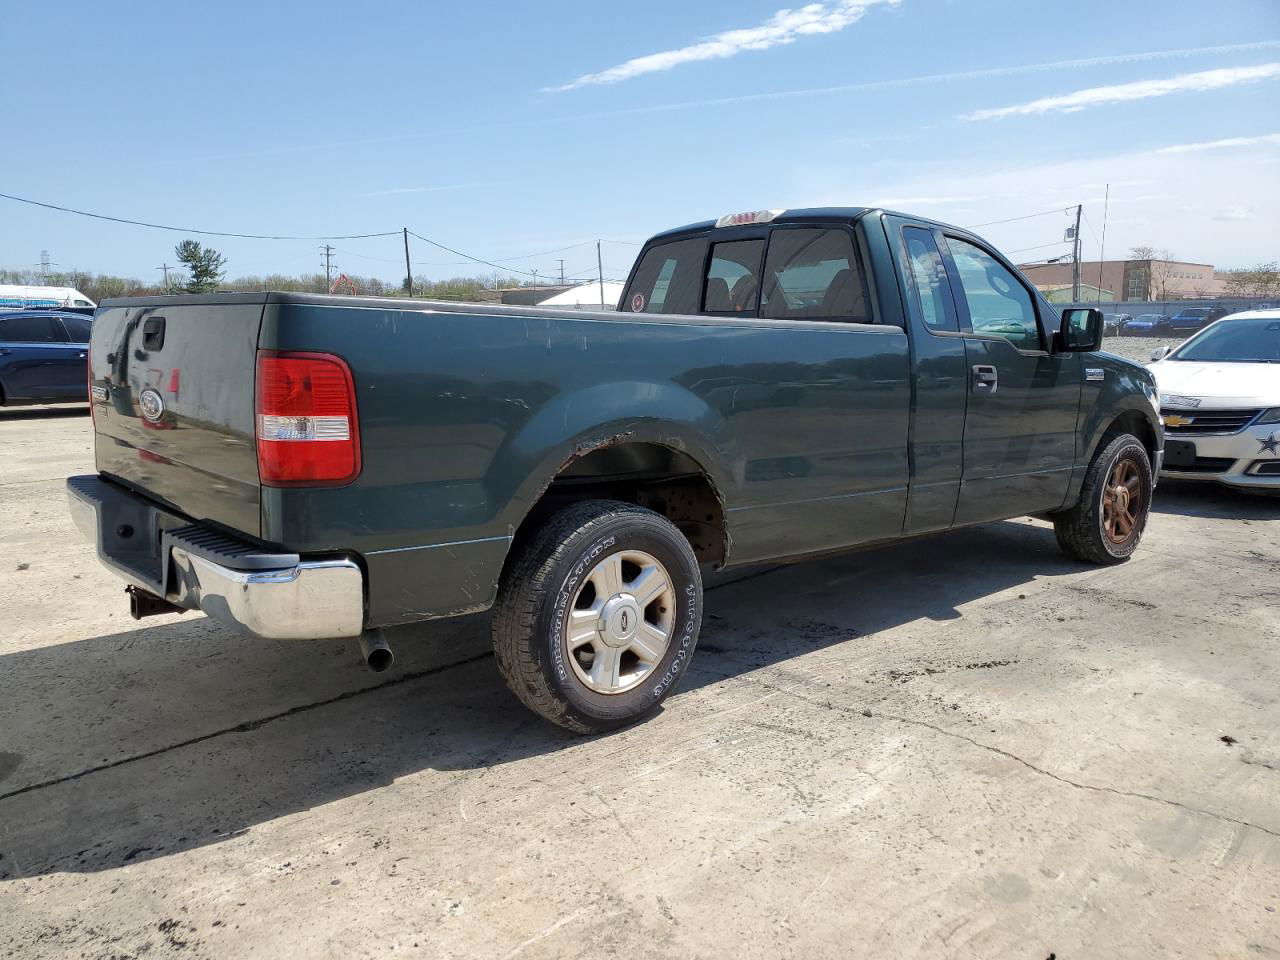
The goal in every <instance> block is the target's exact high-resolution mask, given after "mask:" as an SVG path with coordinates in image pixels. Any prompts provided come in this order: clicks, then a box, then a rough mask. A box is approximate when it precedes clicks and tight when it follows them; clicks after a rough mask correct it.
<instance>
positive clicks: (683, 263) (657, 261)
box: [618, 240, 707, 313]
mask: <svg viewBox="0 0 1280 960" xmlns="http://www.w3.org/2000/svg"><path fill="white" fill-rule="evenodd" d="M706 250H707V242H706V241H705V240H676V241H674V242H672V243H660V244H658V245H657V246H654V247H650V248H649V249H648V250H647V251H646V252H645V255H644V259H643V260H641V261H640V266H639V267H638V268H637V269H636V274H635V279H634V280H632V281H631V286H630V287H629V288H628V290H627V297H626V300H625V301H624V302H623V303H620V304H619V305H618V309H619V310H621V311H622V312H624V313H697V312H698V298H699V296H700V294H701V292H702V261H703V257H704V256H705V254H706Z"/></svg>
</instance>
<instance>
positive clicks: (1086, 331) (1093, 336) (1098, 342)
mask: <svg viewBox="0 0 1280 960" xmlns="http://www.w3.org/2000/svg"><path fill="white" fill-rule="evenodd" d="M1055 339H1056V340H1057V344H1056V346H1057V350H1056V351H1055V352H1057V353H1087V352H1089V351H1090V350H1097V349H1098V347H1100V346H1102V311H1101V310H1097V309H1094V308H1093V307H1068V308H1067V309H1065V310H1063V311H1062V326H1061V327H1060V328H1059V329H1058V336H1057V337H1056V338H1055Z"/></svg>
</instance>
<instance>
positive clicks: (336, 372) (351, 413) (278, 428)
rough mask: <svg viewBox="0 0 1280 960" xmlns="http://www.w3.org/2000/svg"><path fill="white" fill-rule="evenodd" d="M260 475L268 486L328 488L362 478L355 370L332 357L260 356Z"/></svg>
mask: <svg viewBox="0 0 1280 960" xmlns="http://www.w3.org/2000/svg"><path fill="white" fill-rule="evenodd" d="M256 413H257V418H256V419H257V430H258V476H259V478H260V480H261V482H262V484H263V486H268V487H322V486H341V485H342V484H345V483H350V482H351V481H352V480H354V479H355V478H356V477H357V476H359V474H360V429H359V421H358V419H357V417H356V389H355V382H354V381H353V380H352V379H351V369H350V368H349V367H348V366H347V365H346V363H345V362H344V361H343V360H342V359H341V358H340V357H335V356H333V355H332V354H328V353H269V352H266V351H259V353H258V392H257V409H256Z"/></svg>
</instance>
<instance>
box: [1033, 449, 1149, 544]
mask: <svg viewBox="0 0 1280 960" xmlns="http://www.w3.org/2000/svg"><path fill="white" fill-rule="evenodd" d="M1153 486H1154V483H1153V481H1152V476H1151V460H1150V458H1148V456H1147V448H1146V447H1144V446H1143V445H1142V441H1141V440H1139V439H1138V438H1137V437H1135V436H1134V435H1133V434H1130V433H1122V434H1119V435H1117V436H1115V437H1112V438H1111V439H1110V440H1109V441H1107V442H1106V443H1105V444H1104V445H1103V446H1102V448H1101V449H1100V450H1098V452H1097V453H1095V454H1094V457H1093V462H1092V463H1090V464H1089V469H1088V471H1087V472H1086V473H1085V475H1084V485H1083V487H1082V489H1081V491H1080V502H1079V503H1077V504H1076V505H1075V506H1074V507H1072V508H1071V509H1070V510H1065V511H1063V512H1062V513H1059V514H1055V515H1054V517H1053V532H1054V533H1055V534H1057V537H1058V546H1060V547H1061V548H1062V550H1063V552H1064V553H1066V554H1067V555H1068V556H1071V557H1075V558H1076V559H1077V560H1084V561H1085V562H1087V563H1097V564H1114V563H1124V562H1125V561H1126V560H1128V559H1129V557H1131V556H1132V555H1133V551H1134V550H1136V549H1137V548H1138V541H1140V540H1141V539H1142V532H1143V530H1145V529H1146V526H1147V516H1148V514H1149V513H1150V512H1151V492H1152V488H1153Z"/></svg>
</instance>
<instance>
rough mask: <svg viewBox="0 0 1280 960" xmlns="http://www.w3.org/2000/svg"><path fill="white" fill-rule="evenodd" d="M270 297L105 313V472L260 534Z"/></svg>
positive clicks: (100, 380)
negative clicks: (257, 392) (264, 341)
mask: <svg viewBox="0 0 1280 960" xmlns="http://www.w3.org/2000/svg"><path fill="white" fill-rule="evenodd" d="M264 301H265V296H230V297H225V298H212V299H197V298H194V297H192V298H179V297H163V298H157V299H155V300H153V301H145V302H139V303H135V304H126V305H119V306H117V305H111V304H108V305H107V306H105V307H103V308H101V309H99V310H98V312H97V314H96V316H95V317H94V322H93V337H92V350H91V355H90V362H91V367H90V388H91V397H90V402H91V403H92V406H93V414H94V430H95V432H96V436H95V441H96V443H95V446H96V450H97V467H98V470H99V472H101V473H103V474H107V475H109V476H112V477H115V478H118V479H120V480H123V481H124V482H125V483H126V484H128V485H129V486H131V487H134V488H135V489H137V490H140V491H142V492H143V493H147V494H150V495H151V496H153V497H156V498H158V499H160V500H162V501H165V502H167V503H168V504H171V505H172V506H174V507H176V508H177V509H178V510H179V511H180V512H182V513H184V514H186V515H187V516H188V517H191V518H192V519H195V520H206V521H212V522H214V523H217V524H220V525H222V526H225V527H229V528H231V529H234V530H239V531H242V532H243V533H247V534H249V535H251V536H255V537H256V536H258V535H259V533H260V531H261V514H260V503H261V498H260V492H259V486H258V457H257V450H256V446H255V440H254V420H253V416H254V413H253V407H254V371H255V365H256V359H257V349H258V328H259V327H260V326H261V323H262V310H263V302H264Z"/></svg>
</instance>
